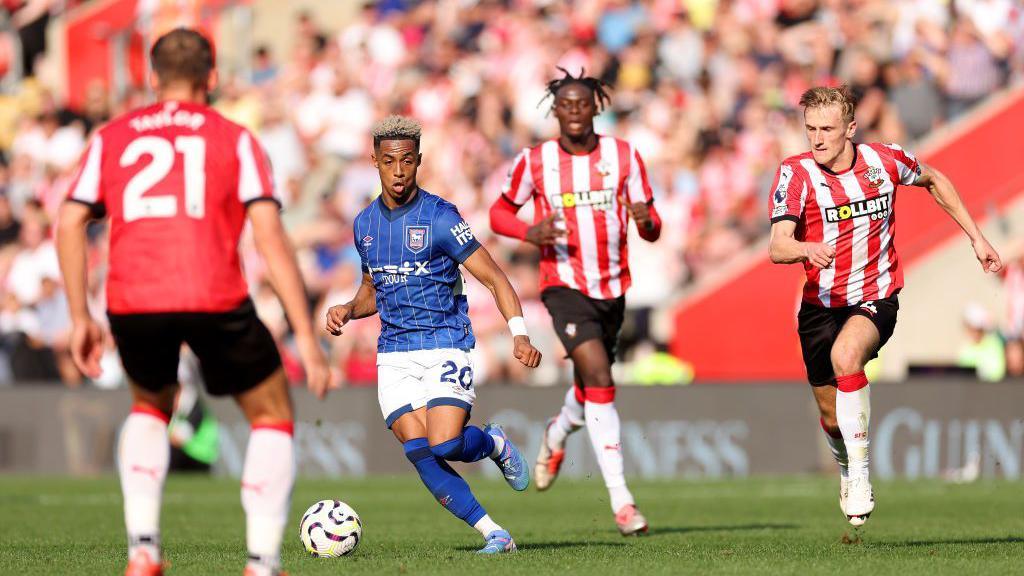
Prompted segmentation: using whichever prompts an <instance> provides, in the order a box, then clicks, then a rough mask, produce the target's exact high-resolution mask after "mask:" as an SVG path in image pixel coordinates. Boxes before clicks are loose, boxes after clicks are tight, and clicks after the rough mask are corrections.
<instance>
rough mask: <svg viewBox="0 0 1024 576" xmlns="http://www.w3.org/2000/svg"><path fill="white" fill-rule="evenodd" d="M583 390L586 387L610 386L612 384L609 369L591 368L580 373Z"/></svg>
mask: <svg viewBox="0 0 1024 576" xmlns="http://www.w3.org/2000/svg"><path fill="white" fill-rule="evenodd" d="M580 379H581V380H583V388H584V391H585V390H586V389H587V388H610V387H611V386H612V384H613V382H612V374H611V371H610V370H592V371H587V372H581V373H580Z"/></svg>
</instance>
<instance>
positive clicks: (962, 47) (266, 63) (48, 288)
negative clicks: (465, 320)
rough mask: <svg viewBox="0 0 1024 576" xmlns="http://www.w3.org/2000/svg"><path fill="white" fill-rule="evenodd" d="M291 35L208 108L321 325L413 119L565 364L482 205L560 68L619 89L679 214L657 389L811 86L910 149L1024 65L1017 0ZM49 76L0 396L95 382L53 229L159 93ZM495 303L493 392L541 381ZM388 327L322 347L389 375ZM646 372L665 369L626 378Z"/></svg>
mask: <svg viewBox="0 0 1024 576" xmlns="http://www.w3.org/2000/svg"><path fill="white" fill-rule="evenodd" d="M10 4H12V3H5V5H10ZM14 4H17V3H14ZM14 16H15V17H16V16H17V12H15V13H14ZM11 22H12V23H13V26H14V28H12V29H11V30H9V31H8V32H7V34H8V36H9V37H10V38H11V39H14V40H15V41H16V39H17V38H18V37H19V36H22V37H24V36H25V34H20V35H19V34H18V32H19V31H18V29H17V27H18V26H28V25H33V24H32V23H29V24H23V23H21V24H19V21H18V20H16V19H12V20H11ZM291 25H292V26H293V27H294V31H293V33H292V34H291V35H290V37H291V38H293V41H294V42H293V46H292V49H291V51H290V52H288V53H285V54H276V53H273V52H272V51H271V50H270V49H269V48H267V47H264V46H258V47H256V49H255V50H254V51H253V54H252V55H251V61H250V62H249V63H248V64H247V65H246V66H244V67H242V68H243V69H234V70H232V69H223V70H222V71H221V87H220V89H219V90H218V94H217V97H216V100H215V102H214V105H215V107H216V108H218V109H219V110H220V111H221V112H222V113H223V114H225V115H226V116H227V117H229V118H231V119H233V120H235V121H237V122H239V123H241V124H243V125H245V126H247V127H250V128H251V129H253V130H254V131H255V132H256V133H257V135H258V136H259V138H260V140H261V142H262V144H263V146H264V147H265V148H266V150H267V152H268V154H269V156H270V158H271V160H272V163H273V166H274V176H275V179H276V181H277V184H278V186H279V189H280V191H281V194H282V196H283V198H284V203H285V205H286V210H285V215H286V221H287V224H288V227H289V230H290V232H291V234H292V237H293V240H294V243H295V244H296V246H297V248H298V250H299V254H300V259H301V263H302V266H303V271H304V275H305V278H306V281H307V284H308V286H309V289H310V301H311V306H314V307H315V308H316V310H317V311H318V312H317V318H322V310H324V309H325V306H326V305H327V304H328V303H337V302H339V301H341V300H342V299H343V298H347V297H348V296H349V295H350V294H352V293H353V292H354V289H355V286H356V284H357V282H358V280H359V276H360V272H359V262H358V255H357V254H356V252H355V250H354V247H353V242H352V237H351V236H352V232H351V222H352V219H353V218H354V216H355V215H356V213H357V212H358V211H359V210H360V209H361V208H362V207H363V206H365V205H366V203H367V202H369V201H370V200H371V199H372V198H373V197H375V195H376V194H377V192H378V188H379V183H378V181H377V173H376V171H375V169H374V168H373V166H372V165H371V164H370V162H369V153H370V146H371V140H370V137H369V131H370V129H371V127H372V125H373V123H374V122H375V121H376V120H377V119H379V118H381V117H383V116H384V115H386V114H388V113H391V112H400V113H405V114H409V115H411V116H414V117H415V118H417V119H419V120H420V121H421V122H422V123H423V124H424V141H423V145H422V151H423V158H424V164H423V166H422V168H421V172H420V177H419V181H420V183H421V184H422V185H423V186H424V188H426V189H428V190H431V191H433V192H435V193H438V194H440V195H442V196H444V197H446V198H448V199H449V200H452V201H453V202H455V203H456V204H457V205H458V206H459V207H460V209H461V211H462V212H463V214H464V215H466V217H467V220H468V221H469V223H470V225H471V226H472V228H473V229H474V231H475V232H476V234H477V236H478V237H479V238H481V239H482V241H484V243H485V245H487V246H488V247H489V248H490V249H491V250H492V252H493V253H496V254H497V255H498V257H499V258H500V260H501V261H502V262H504V263H505V264H506V265H507V270H508V271H509V274H510V276H511V277H512V279H513V282H514V283H515V285H516V286H517V289H518V291H519V293H520V295H521V296H522V297H523V299H524V306H525V308H526V316H527V318H528V320H529V321H530V324H531V326H530V328H531V334H532V335H534V339H535V340H539V341H540V342H539V346H538V347H539V348H540V349H542V350H544V351H545V352H547V353H548V358H549V359H555V358H556V357H557V356H558V354H557V350H558V348H559V345H558V343H557V341H556V340H555V338H554V335H553V334H551V328H550V321H549V319H548V317H547V314H546V312H545V311H544V308H543V306H541V305H540V302H539V295H538V293H537V277H536V276H537V258H536V253H535V251H534V250H533V249H531V248H530V247H527V246H521V245H518V246H517V245H516V244H515V243H513V242H509V241H506V240H501V241H499V240H497V239H495V238H493V237H492V236H491V234H490V233H489V225H488V217H487V212H488V208H489V206H490V203H491V202H492V201H493V200H494V199H495V198H496V197H497V195H498V194H499V193H500V190H501V186H502V182H503V180H504V179H505V175H506V172H507V170H508V165H509V163H510V161H511V159H512V157H513V156H514V155H515V154H516V153H517V152H518V151H519V150H520V149H522V148H523V147H525V146H530V145H533V144H534V143H537V142H539V141H540V140H542V139H545V138H548V137H551V136H553V135H554V134H555V131H556V130H557V125H556V123H555V121H554V119H553V118H551V117H549V116H548V114H547V111H548V107H549V104H548V103H547V102H543V96H544V86H545V83H546V82H547V81H548V80H550V79H551V78H552V77H553V76H554V75H556V74H557V73H558V72H557V69H556V67H558V66H561V67H563V68H565V69H568V70H571V71H574V72H576V71H578V70H580V69H584V70H586V71H587V72H588V74H591V75H595V76H598V77H600V78H601V79H603V80H604V81H605V82H607V83H608V84H609V85H610V87H611V88H612V106H611V107H610V109H609V110H608V111H606V112H605V113H604V114H603V115H602V116H601V117H600V118H599V120H598V121H599V131H601V132H605V133H612V134H615V135H617V136H620V137H623V138H625V139H627V140H629V141H630V142H632V143H634V144H635V145H636V146H637V148H638V149H639V151H640V153H641V155H642V156H643V158H644V159H645V161H646V163H647V168H648V171H649V175H650V179H651V184H652V186H653V187H654V191H655V198H656V203H657V205H658V210H659V212H660V213H661V215H662V218H663V219H664V220H665V222H666V225H665V228H664V230H665V232H664V233H663V235H662V238H661V240H660V241H659V242H658V243H656V244H647V243H642V242H633V243H632V245H633V249H632V251H631V252H632V254H631V263H632V266H633V268H634V270H635V271H636V272H635V274H634V277H635V278H637V282H636V284H635V285H634V287H633V289H632V291H631V293H630V296H629V308H630V314H629V317H628V320H627V326H626V329H625V334H624V336H625V340H624V342H625V343H626V346H625V348H626V349H625V350H623V351H620V352H621V353H623V354H624V355H625V356H624V358H625V359H626V360H627V362H624V363H621V364H620V365H619V366H620V369H621V370H624V371H626V372H625V374H623V375H624V376H625V378H626V379H633V380H636V379H639V380H650V381H652V382H654V381H657V380H658V378H657V374H659V373H661V372H660V371H659V370H653V371H652V370H644V369H643V368H644V366H643V363H644V362H645V361H647V360H648V359H656V358H659V357H660V356H659V355H658V354H652V352H654V351H655V350H657V349H658V348H659V344H661V343H663V342H664V341H665V339H666V338H667V337H668V334H666V333H665V328H664V327H663V326H664V325H665V324H666V323H665V322H661V321H660V320H659V319H660V317H661V316H663V314H661V313H663V312H666V311H668V310H669V309H670V307H671V306H672V303H673V302H674V301H675V300H676V299H677V298H678V296H679V294H680V293H681V292H682V291H684V290H685V289H686V287H687V286H688V285H691V284H692V283H694V282H695V281H696V280H699V279H701V278H704V277H706V276H708V275H709V274H713V273H714V271H715V270H716V269H721V268H722V267H724V266H728V263H729V261H730V260H731V259H732V258H736V257H742V254H743V252H744V250H743V249H744V248H745V247H747V246H749V245H751V244H752V243H753V242H755V241H757V240H758V239H760V238H762V237H763V235H764V234H765V232H766V231H767V218H766V217H765V195H766V194H767V192H768V188H769V187H770V184H771V179H772V177H773V173H772V170H773V169H774V167H775V166H776V165H777V164H778V163H779V161H780V160H781V159H782V158H783V157H785V156H788V155H790V154H794V153H798V152H801V151H803V150H804V149H805V146H806V141H805V139H804V135H803V129H802V122H801V115H800V114H799V111H798V110H797V109H796V107H795V104H796V102H797V100H798V98H799V95H800V93H801V92H802V91H803V90H805V89H806V88H809V87H811V86H813V85H817V84H838V83H848V84H850V85H851V86H852V87H853V88H854V90H855V91H856V93H857V94H858V95H859V97H860V105H859V108H858V110H857V119H858V123H859V126H860V132H859V137H860V139H863V140H881V141H886V142H900V143H904V144H908V145H912V144H913V143H914V142H915V141H918V140H920V139H921V138H922V137H924V136H926V135H927V134H928V133H929V132H931V131H932V130H934V129H935V128H936V127H939V126H941V125H943V124H944V123H947V122H949V121H951V120H953V119H955V118H956V117H957V116H959V115H961V114H963V113H964V112H965V111H967V110H969V109H970V108H971V107H973V106H974V105H976V104H977V103H979V102H980V101H981V100H983V99H984V98H985V97H987V96H988V95H990V94H991V93H993V92H995V91H996V90H998V89H999V88H1000V87H1003V86H1005V85H1007V84H1009V83H1011V82H1013V81H1015V80H1019V79H1020V78H1021V76H1022V72H1024V8H1022V5H1021V3H1020V2H1019V1H1015V0H949V1H948V2H936V1H932V0H857V1H852V0H851V1H842V0H733V1H728V0H718V1H715V0H704V1H701V0H651V1H648V2H631V1H629V0H575V1H566V2H553V1H550V0H490V1H488V0H479V1H472V0H470V1H456V0H442V1H439V2H426V1H424V2H417V1H413V0H406V1H402V0H389V1H381V2H376V3H371V4H368V5H367V6H366V7H365V8H364V9H362V10H361V11H360V12H359V13H358V15H357V16H356V18H355V19H354V21H352V22H350V23H349V25H347V26H345V27H344V28H343V29H340V30H334V29H324V28H322V27H321V26H319V25H318V23H317V22H316V19H315V18H314V17H313V16H311V15H308V14H306V15H303V16H301V17H299V18H298V19H297V21H295V22H294V23H292V24H291ZM39 58H41V59H42V61H43V62H45V59H46V58H47V53H46V52H45V51H43V52H41V53H40V54H39ZM38 62H39V60H35V61H32V62H29V63H27V64H26V66H25V72H26V78H25V79H23V80H21V81H19V82H17V83H13V84H9V89H8V90H7V91H6V93H5V94H3V95H2V97H0V150H2V164H0V278H2V279H3V281H2V284H0V286H2V291H0V295H2V299H3V306H2V310H0V335H2V342H3V345H2V352H0V382H10V381H38V380H48V379H49V380H56V379H59V380H62V381H64V382H65V383H67V384H69V385H77V384H79V383H81V381H82V379H81V376H80V375H79V374H78V373H77V372H76V370H75V369H74V367H73V366H72V365H71V362H70V360H69V358H68V355H67V352H66V339H67V333H68V329H69V326H70V323H69V319H68V316H67V311H66V308H65V304H64V296H63V294H62V291H61V287H60V276H59V272H58V269H57V264H56V256H55V253H54V248H53V243H52V240H51V229H52V226H51V224H52V220H53V216H54V214H55V211H56V208H57V206H58V205H59V203H60V202H61V199H62V197H63V195H64V193H65V191H66V189H67V185H68V182H69V180H70V178H71V176H72V173H73V171H74V168H75V164H76V161H77V159H78V156H79V154H80V153H81V151H82V150H83V148H84V146H85V143H86V142H87V139H88V136H89V133H90V131H91V130H92V129H94V128H95V127H96V126H98V125H100V124H101V123H102V122H104V121H105V120H107V119H109V118H111V117H112V116H115V115H117V114H119V113H121V112H123V111H125V110H127V109H129V108H132V107H134V106H137V105H139V104H140V103H143V102H145V101H146V94H145V92H144V90H143V89H142V87H138V88H137V89H136V90H134V91H131V92H129V93H127V94H124V95H119V96H118V97H116V98H115V97H113V96H112V95H111V94H109V93H108V92H107V90H106V89H105V88H104V87H103V86H102V85H100V84H95V85H93V86H92V87H90V89H89V92H88V95H87V98H86V101H87V104H86V105H85V106H84V107H83V108H82V109H80V110H68V109H66V108H65V107H64V106H63V105H62V102H60V101H58V100H56V99H55V97H54V96H53V94H54V93H55V92H54V90H52V88H53V87H52V86H48V85H47V84H46V82H45V81H44V80H43V79H42V77H41V76H40V75H36V77H35V78H33V77H32V71H33V69H34V68H37V67H38ZM527 211H528V209H527ZM521 215H523V214H521ZM528 216H529V214H528V212H527V213H526V214H525V216H524V217H528ZM104 234H105V232H104V229H103V227H102V226H99V225H97V226H96V227H95V228H94V229H93V234H92V238H93V240H94V242H93V244H92V246H93V250H92V254H91V255H90V259H91V261H92V263H93V264H94V268H93V269H94V270H96V271H97V272H98V273H93V274H92V275H91V280H92V290H93V296H94V304H95V306H96V309H97V312H98V314H97V317H102V308H103V287H102V284H103V281H102V279H103V275H102V270H103V261H104V255H103V252H104V245H105V242H104V240H105V237H104ZM242 249H243V251H244V253H245V261H246V273H247V275H248V277H249V280H250V288H251V292H252V294H253V299H254V300H255V302H256V305H257V308H258V310H259V311H260V314H261V316H262V317H263V318H264V320H265V322H266V323H267V324H268V326H270V327H271V330H272V331H273V332H274V334H275V336H276V337H277V338H278V339H279V342H280V343H281V346H282V349H283V350H284V351H285V354H284V356H285V358H286V365H288V367H289V370H290V371H291V375H292V376H293V377H294V378H295V379H301V368H300V367H299V364H298V362H297V361H296V360H295V356H294V354H290V353H288V350H289V338H288V326H287V323H286V321H285V319H284V314H283V312H282V310H281V308H280V306H279V304H278V303H277V300H276V299H275V297H274V296H273V291H272V289H271V288H270V286H269V284H268V282H267V280H266V279H265V277H264V275H263V273H262V270H261V263H260V262H259V259H258V258H257V257H256V256H255V253H254V251H253V249H252V247H251V246H249V245H248V244H245V245H243V248H242ZM154 265H159V263H154ZM653 270H657V273H656V274H654V273H652V271H653ZM481 292H482V290H481V289H477V290H475V291H474V290H473V287H472V285H471V286H470V298H471V300H470V302H471V308H472V311H471V314H472V316H473V321H474V328H475V331H476V333H477V337H478V341H479V345H478V358H477V360H478V365H479V370H478V372H479V373H478V378H477V380H478V381H481V380H492V381H512V382H526V381H527V375H525V374H524V373H523V372H522V371H521V370H520V369H519V368H517V364H516V363H514V362H512V357H511V354H510V353H509V351H510V347H509V343H508V337H507V336H506V334H505V332H506V329H505V326H504V322H502V320H501V318H500V316H499V315H498V314H497V311H496V310H495V309H494V307H493V304H492V303H491V302H490V296H489V295H486V294H482V293H481ZM1020 308H1021V307H1013V308H1012V309H1015V310H1020ZM1009 323H1010V324H1012V325H1013V326H1016V325H1017V324H1016V322H1009ZM377 330H378V325H376V324H375V320H364V321H360V322H356V323H354V324H352V325H350V326H349V327H348V329H347V330H346V334H345V335H344V336H342V337H341V338H332V339H330V340H329V341H328V339H327V338H326V337H325V340H324V345H325V346H330V348H331V354H332V356H331V358H332V363H333V365H334V366H335V367H336V368H337V374H336V377H337V378H339V379H341V380H342V381H344V382H345V383H347V384H372V383H373V381H374V378H375V365H374V358H375V349H376V338H375V337H376V332H377ZM113 354H114V352H113V347H112V346H111V357H110V358H108V359H107V360H106V363H105V366H106V367H107V375H106V376H105V377H104V379H103V380H104V382H103V384H105V385H108V386H114V385H118V384H119V381H120V379H121V377H120V375H119V373H120V371H119V369H118V362H117V359H116V357H114V356H113ZM542 366H543V369H541V370H538V371H536V373H534V374H531V375H530V376H529V379H528V380H529V383H531V384H537V385H542V384H551V383H554V382H558V381H563V380H564V379H565V376H566V375H565V374H564V373H563V369H564V365H559V364H558V363H556V362H554V361H552V362H545V363H544V364H543V365H542ZM633 368H636V369H638V370H639V371H638V372H636V373H635V374H634V373H630V372H629V370H631V369H633ZM648 368H649V367H648ZM638 374H653V376H652V377H650V378H644V377H636V378H631V375H638Z"/></svg>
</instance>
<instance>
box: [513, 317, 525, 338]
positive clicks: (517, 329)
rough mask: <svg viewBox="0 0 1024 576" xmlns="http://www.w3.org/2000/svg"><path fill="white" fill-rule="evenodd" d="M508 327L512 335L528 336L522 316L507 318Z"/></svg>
mask: <svg viewBox="0 0 1024 576" xmlns="http://www.w3.org/2000/svg"><path fill="white" fill-rule="evenodd" d="M508 329H509V330H510V331H512V336H527V337H529V336H530V335H529V334H528V333H527V332H526V320H524V319H523V317H522V316H514V317H512V318H509V319H508Z"/></svg>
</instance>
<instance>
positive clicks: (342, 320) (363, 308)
mask: <svg viewBox="0 0 1024 576" xmlns="http://www.w3.org/2000/svg"><path fill="white" fill-rule="evenodd" d="M376 313H377V288H376V287H375V286H374V285H373V276H371V275H370V274H369V273H368V272H363V282H362V284H360V285H359V289H358V290H356V295H355V297H354V298H352V300H351V301H349V302H346V303H344V304H338V305H337V306H331V307H330V309H328V310H327V325H326V328H327V331H328V332H330V333H331V335H332V336H341V329H342V328H343V327H344V326H345V324H348V321H349V320H358V319H360V318H366V317H367V316H373V315H374V314H376Z"/></svg>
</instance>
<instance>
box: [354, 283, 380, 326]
mask: <svg viewBox="0 0 1024 576" xmlns="http://www.w3.org/2000/svg"><path fill="white" fill-rule="evenodd" d="M348 305H349V306H350V307H351V308H352V319H353V320H357V319H359V318H367V317H369V316H373V315H374V314H376V313H377V291H376V289H375V288H374V287H373V284H369V285H367V284H366V282H363V283H362V284H360V285H359V290H357V291H356V295H355V297H354V298H352V301H350V302H349V303H348Z"/></svg>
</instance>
